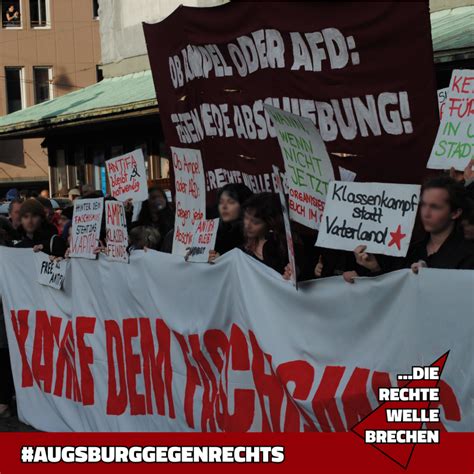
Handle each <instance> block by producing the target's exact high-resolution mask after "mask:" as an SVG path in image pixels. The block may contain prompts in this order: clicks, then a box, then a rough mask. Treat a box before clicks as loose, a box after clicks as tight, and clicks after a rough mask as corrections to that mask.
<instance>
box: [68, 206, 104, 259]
mask: <svg viewBox="0 0 474 474" xmlns="http://www.w3.org/2000/svg"><path fill="white" fill-rule="evenodd" d="M103 212H104V198H96V199H76V200H75V201H74V212H73V215H72V232H71V247H70V253H69V256H70V257H81V258H89V259H95V258H96V257H97V255H96V254H95V253H94V251H95V249H96V248H97V246H98V243H99V238H100V226H101V224H102V213H103Z"/></svg>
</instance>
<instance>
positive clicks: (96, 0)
mask: <svg viewBox="0 0 474 474" xmlns="http://www.w3.org/2000/svg"><path fill="white" fill-rule="evenodd" d="M92 11H93V13H92V14H93V17H94V18H99V0H93V1H92Z"/></svg>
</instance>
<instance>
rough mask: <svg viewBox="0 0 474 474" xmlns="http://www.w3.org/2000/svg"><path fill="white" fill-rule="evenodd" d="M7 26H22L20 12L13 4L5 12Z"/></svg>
mask: <svg viewBox="0 0 474 474" xmlns="http://www.w3.org/2000/svg"><path fill="white" fill-rule="evenodd" d="M5 24H6V26H20V24H21V22H20V12H19V11H18V10H17V8H16V7H15V5H14V4H13V3H12V4H10V5H9V6H8V8H7V11H6V12H5Z"/></svg>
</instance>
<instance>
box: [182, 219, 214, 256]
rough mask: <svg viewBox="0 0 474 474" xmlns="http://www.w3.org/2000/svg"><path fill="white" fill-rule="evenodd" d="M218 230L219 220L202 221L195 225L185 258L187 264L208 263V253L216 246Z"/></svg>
mask: <svg viewBox="0 0 474 474" xmlns="http://www.w3.org/2000/svg"><path fill="white" fill-rule="evenodd" d="M218 228H219V219H210V220H205V219H203V220H200V221H198V222H197V223H196V230H195V232H194V235H193V242H192V244H191V247H189V249H188V252H187V254H186V257H185V258H186V260H187V261H188V262H201V263H203V262H207V261H209V252H210V251H211V250H213V249H214V247H215V246H216V237H217V229H218Z"/></svg>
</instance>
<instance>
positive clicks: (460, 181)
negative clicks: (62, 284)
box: [0, 162, 474, 417]
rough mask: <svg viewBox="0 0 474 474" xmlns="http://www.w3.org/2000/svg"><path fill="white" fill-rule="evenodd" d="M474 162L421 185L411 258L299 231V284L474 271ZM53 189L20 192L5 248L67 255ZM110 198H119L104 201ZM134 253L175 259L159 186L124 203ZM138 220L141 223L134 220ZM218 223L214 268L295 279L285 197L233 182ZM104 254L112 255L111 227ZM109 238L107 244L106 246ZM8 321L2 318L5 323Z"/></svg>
mask: <svg viewBox="0 0 474 474" xmlns="http://www.w3.org/2000/svg"><path fill="white" fill-rule="evenodd" d="M473 164H474V163H473V162H471V163H470V164H469V165H468V166H467V167H466V169H465V171H464V173H459V172H456V171H454V170H451V172H450V173H449V174H444V175H439V176H437V177H435V178H433V179H430V180H428V181H427V182H426V183H425V184H424V185H423V187H422V191H421V200H420V206H419V215H418V219H417V224H416V225H415V230H414V232H413V237H412V242H411V245H410V247H409V250H408V253H407V256H406V257H404V258H400V257H388V256H384V255H372V254H370V253H368V252H366V246H364V245H359V246H357V247H356V248H355V249H354V252H346V251H340V250H332V249H325V248H318V247H315V246H314V242H315V240H316V235H315V231H309V229H305V228H303V227H298V226H297V225H296V224H295V225H294V228H293V229H292V230H293V243H294V247H295V255H296V267H297V273H298V274H297V278H298V279H299V280H308V279H314V278H321V277H329V276H335V275H342V276H343V278H344V280H345V281H346V282H348V283H354V282H355V281H356V280H355V279H356V277H358V276H376V275H380V274H383V273H387V272H390V271H394V270H397V269H402V268H411V269H412V271H413V272H414V273H418V271H419V269H420V268H421V267H430V268H443V269H471V270H472V269H474V173H473V170H472V167H473ZM48 197H49V196H48V193H47V191H45V192H42V193H40V195H37V196H28V193H21V195H20V193H17V194H15V195H11V194H10V195H9V196H7V199H9V207H8V217H0V245H3V246H10V247H16V248H32V249H33V250H34V251H43V252H45V253H47V254H49V255H51V257H52V258H67V257H68V241H69V237H70V231H71V224H72V210H73V207H72V206H70V207H67V208H65V209H62V210H54V209H53V207H52V205H51V201H50V200H49V199H48ZM97 197H104V196H103V194H102V192H101V191H96V190H94V189H93V188H92V187H90V186H87V185H86V186H83V187H82V189H79V188H74V189H71V190H70V191H69V199H70V200H71V202H72V201H74V200H75V199H85V198H97ZM105 199H113V198H111V197H108V196H105ZM125 210H126V216H127V225H128V230H129V251H130V252H133V251H134V250H148V249H151V250H156V251H161V252H168V253H170V252H171V250H172V241H173V231H174V216H175V212H174V207H173V204H172V203H171V202H170V201H169V200H168V198H167V195H166V193H165V192H164V190H162V189H161V188H160V187H158V186H153V187H150V188H149V194H148V200H146V201H145V202H143V203H142V204H141V208H140V209H134V207H133V204H132V203H131V202H126V203H125ZM134 216H135V218H134ZM207 217H208V218H213V217H219V219H220V220H219V228H218V232H217V239H216V244H215V248H214V250H212V251H211V252H210V256H209V263H215V262H216V261H217V260H218V258H219V257H220V256H221V255H223V254H225V253H227V252H229V251H231V250H233V249H240V250H241V251H243V252H245V253H247V254H248V255H250V256H252V257H253V258H255V259H256V260H258V261H260V262H262V263H263V264H265V265H268V266H269V267H271V268H273V269H274V270H276V271H277V272H279V273H281V274H282V277H283V278H285V279H290V278H291V268H290V266H289V263H288V250H287V244H286V237H285V230H284V224H283V216H282V211H281V207H280V202H279V199H278V196H276V195H274V194H272V193H260V194H253V193H252V191H251V190H250V189H249V188H248V187H246V186H245V185H244V184H228V185H226V186H224V187H223V188H222V189H220V190H219V192H218V194H217V204H216V206H215V208H214V209H212V208H210V209H208V212H207ZM103 227H104V228H103V229H102V231H101V242H99V244H98V246H97V253H99V252H103V251H105V249H106V242H105V224H104V225H103ZM102 239H103V240H102ZM2 318H3V317H2ZM0 378H1V383H0V417H7V416H10V409H9V404H10V401H11V398H12V395H13V381H12V376H11V369H10V362H9V356H8V349H7V346H6V334H5V325H4V322H3V320H1V321H0Z"/></svg>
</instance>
